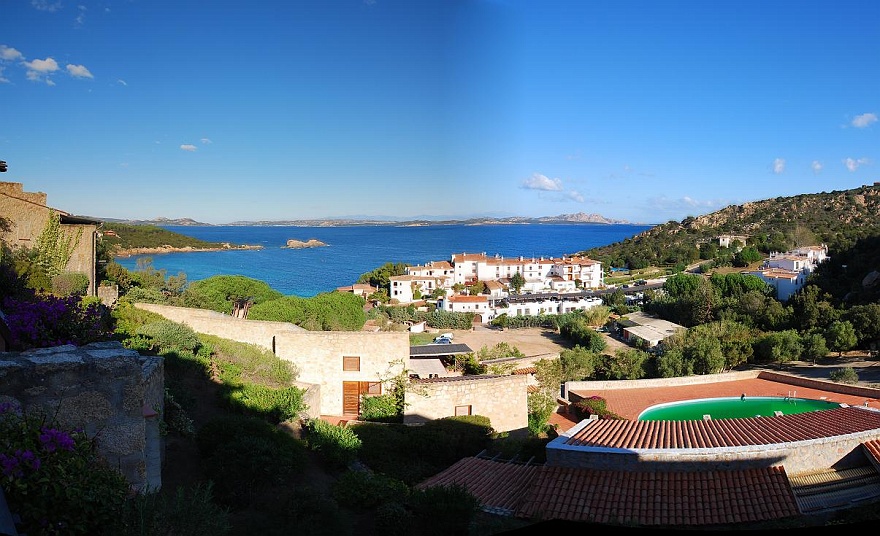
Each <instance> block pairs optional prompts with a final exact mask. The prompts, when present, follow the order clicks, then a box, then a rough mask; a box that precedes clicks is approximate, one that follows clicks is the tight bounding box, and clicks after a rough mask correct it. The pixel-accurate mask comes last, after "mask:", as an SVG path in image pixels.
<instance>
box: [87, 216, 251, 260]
mask: <svg viewBox="0 0 880 536" xmlns="http://www.w3.org/2000/svg"><path fill="white" fill-rule="evenodd" d="M101 242H102V244H103V245H104V247H106V248H107V251H108V252H109V253H110V254H111V255H113V256H120V255H129V254H134V253H157V252H169V251H191V250H218V249H233V248H253V247H257V246H241V245H233V244H227V243H225V242H208V241H206V240H200V239H198V238H193V237H191V236H186V235H183V234H180V233H175V232H172V231H169V230H167V229H163V228H161V227H158V226H155V225H130V224H125V223H114V222H107V221H105V222H104V223H103V224H102V225H101Z"/></svg>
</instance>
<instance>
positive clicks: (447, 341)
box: [434, 337, 452, 344]
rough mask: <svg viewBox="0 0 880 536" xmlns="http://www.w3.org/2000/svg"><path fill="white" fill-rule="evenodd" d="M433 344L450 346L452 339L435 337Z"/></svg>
mask: <svg viewBox="0 0 880 536" xmlns="http://www.w3.org/2000/svg"><path fill="white" fill-rule="evenodd" d="M434 344H452V339H447V338H446V337H437V338H435V339H434Z"/></svg>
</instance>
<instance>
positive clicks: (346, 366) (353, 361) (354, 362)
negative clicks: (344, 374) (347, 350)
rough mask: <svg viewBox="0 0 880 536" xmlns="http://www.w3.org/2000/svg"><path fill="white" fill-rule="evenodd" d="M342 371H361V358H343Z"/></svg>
mask: <svg viewBox="0 0 880 536" xmlns="http://www.w3.org/2000/svg"><path fill="white" fill-rule="evenodd" d="M342 370H346V371H355V372H356V371H359V370H361V358H360V356H348V355H347V356H343V357H342Z"/></svg>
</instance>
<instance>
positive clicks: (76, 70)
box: [67, 64, 94, 78]
mask: <svg viewBox="0 0 880 536" xmlns="http://www.w3.org/2000/svg"><path fill="white" fill-rule="evenodd" d="M67 72H68V73H70V75H71V76H73V77H75V78H94V76H92V73H90V72H89V70H88V69H86V68H85V66H84V65H70V64H68V65H67Z"/></svg>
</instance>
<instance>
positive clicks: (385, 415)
mask: <svg viewBox="0 0 880 536" xmlns="http://www.w3.org/2000/svg"><path fill="white" fill-rule="evenodd" d="M360 419H361V420H362V421H376V422H402V420H403V415H401V413H400V409H399V407H398V403H397V397H395V396H394V395H393V394H385V395H375V396H365V397H363V398H361V414H360Z"/></svg>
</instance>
